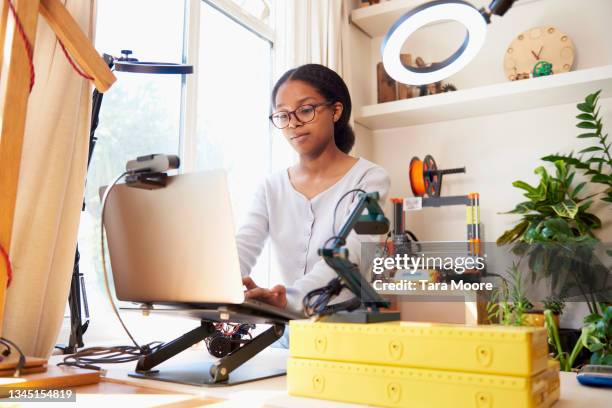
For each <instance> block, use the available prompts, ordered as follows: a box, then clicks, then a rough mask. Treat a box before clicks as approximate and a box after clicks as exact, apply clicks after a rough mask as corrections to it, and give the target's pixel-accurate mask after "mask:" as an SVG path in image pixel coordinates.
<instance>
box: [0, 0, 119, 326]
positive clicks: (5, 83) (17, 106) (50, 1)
mask: <svg viewBox="0 0 612 408" xmlns="http://www.w3.org/2000/svg"><path fill="white" fill-rule="evenodd" d="M12 1H13V4H14V6H15V9H16V12H17V15H18V17H19V20H20V21H21V24H22V27H23V31H24V32H25V35H26V36H27V38H28V40H29V42H30V44H31V46H32V49H34V46H35V37H36V24H37V20H38V14H39V13H40V15H42V16H43V17H44V18H45V20H46V21H47V23H48V24H49V26H50V27H51V28H52V29H53V31H54V32H55V34H56V35H57V37H58V38H59V39H60V41H62V43H63V44H64V46H65V47H66V49H67V50H68V53H69V54H70V55H71V56H72V57H73V59H74V60H75V61H76V63H78V64H79V66H80V67H81V68H82V70H83V71H84V72H85V73H86V74H87V75H88V76H90V77H92V78H93V82H94V85H95V87H96V88H97V89H98V91H100V92H105V91H106V90H108V89H109V88H110V86H111V85H112V84H113V83H114V82H115V80H116V78H115V76H114V75H113V73H112V72H111V71H110V69H109V68H108V66H107V65H106V63H105V62H104V60H103V59H102V58H101V57H100V56H99V55H98V53H97V51H96V50H95V49H94V48H93V46H92V44H91V42H90V41H89V39H88V38H87V36H86V35H85V34H84V33H83V31H81V29H80V27H79V26H78V24H77V22H76V21H75V20H74V18H73V17H72V16H71V15H70V13H69V12H68V11H67V10H66V8H65V7H64V5H63V4H62V2H61V1H60V0H12ZM5 49H6V50H7V53H6V54H4V50H5ZM28 61H29V60H28V55H27V52H26V47H25V44H24V41H23V39H22V37H21V36H20V34H19V32H18V29H17V25H16V24H15V23H14V19H13V16H12V15H11V11H10V10H9V6H8V2H7V0H0V114H1V115H2V116H0V245H2V247H3V248H4V249H5V250H6V252H7V253H8V252H9V251H10V248H11V235H12V230H13V221H14V214H15V202H16V198H17V183H18V180H19V168H20V164H21V151H22V147H23V136H24V131H25V122H26V116H27V107H28V98H29V95H30V65H29V62H28ZM75 75H77V74H76V73H75ZM6 285H7V269H6V267H5V263H4V262H3V261H2V259H1V258H0V332H1V330H2V322H3V319H4V306H5V300H6Z"/></svg>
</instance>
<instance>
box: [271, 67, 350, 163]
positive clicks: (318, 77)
mask: <svg viewBox="0 0 612 408" xmlns="http://www.w3.org/2000/svg"><path fill="white" fill-rule="evenodd" d="M292 80H293V81H303V82H306V83H308V84H309V85H311V86H312V87H314V88H315V89H316V90H317V91H318V92H319V93H320V94H321V95H323V96H324V97H325V98H326V99H327V100H328V101H329V102H340V103H341V104H342V106H343V109H342V116H340V119H338V121H337V122H336V123H334V142H336V146H338V149H340V150H341V151H342V152H344V153H348V152H350V151H351V149H352V148H353V145H354V144H355V133H354V132H353V129H351V126H350V125H349V123H348V122H349V118H350V117H351V96H350V94H349V91H348V88H347V86H346V84H345V83H344V81H343V80H342V78H341V77H340V75H338V74H337V73H336V72H335V71H333V70H331V69H329V68H327V67H326V66H324V65H319V64H306V65H302V66H299V67H297V68H293V69H290V70H289V71H287V72H285V73H284V74H283V76H282V77H280V79H279V80H278V81H277V82H276V84H275V85H274V88H273V89H272V106H276V94H277V93H278V89H279V88H280V87H281V85H282V84H284V83H285V82H287V81H292Z"/></svg>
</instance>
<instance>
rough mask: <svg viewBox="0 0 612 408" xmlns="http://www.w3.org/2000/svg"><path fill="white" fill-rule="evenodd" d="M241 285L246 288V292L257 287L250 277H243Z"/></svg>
mask: <svg viewBox="0 0 612 408" xmlns="http://www.w3.org/2000/svg"><path fill="white" fill-rule="evenodd" d="M242 284H243V285H244V286H246V288H247V290H251V289H255V288H256V287H257V285H256V284H255V281H254V280H253V279H251V277H250V276H245V277H243V278H242Z"/></svg>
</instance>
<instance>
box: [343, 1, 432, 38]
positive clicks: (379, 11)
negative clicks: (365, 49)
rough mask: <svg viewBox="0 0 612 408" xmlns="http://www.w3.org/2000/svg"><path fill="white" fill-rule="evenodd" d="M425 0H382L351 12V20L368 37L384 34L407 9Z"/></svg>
mask: <svg viewBox="0 0 612 408" xmlns="http://www.w3.org/2000/svg"><path fill="white" fill-rule="evenodd" d="M426 2H427V0H393V1H383V2H382V3H378V4H374V5H372V6H367V7H362V8H358V9H355V10H353V11H352V12H351V22H352V23H353V24H355V25H356V26H357V27H359V28H360V29H361V30H363V31H364V32H365V33H366V34H367V35H369V36H370V37H372V38H373V37H379V36H381V35H385V34H386V33H387V30H389V27H391V25H393V23H395V21H396V20H397V19H398V18H400V17H401V16H402V15H404V14H405V13H406V12H407V11H408V10H411V9H413V8H414V7H416V6H418V5H421V4H423V3H426Z"/></svg>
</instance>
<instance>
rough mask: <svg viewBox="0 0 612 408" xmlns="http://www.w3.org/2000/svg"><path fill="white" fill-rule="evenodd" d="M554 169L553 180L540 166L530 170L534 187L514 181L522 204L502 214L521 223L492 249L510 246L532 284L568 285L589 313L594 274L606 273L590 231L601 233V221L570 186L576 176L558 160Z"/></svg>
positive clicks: (587, 199)
mask: <svg viewBox="0 0 612 408" xmlns="http://www.w3.org/2000/svg"><path fill="white" fill-rule="evenodd" d="M554 165H555V174H554V175H551V174H549V173H548V171H547V170H546V169H545V168H544V167H543V166H540V167H538V168H536V169H535V174H537V175H539V176H540V180H539V183H538V184H537V185H536V186H532V185H530V184H528V183H526V182H524V181H520V180H518V181H515V182H514V183H512V185H513V186H514V187H517V188H520V189H522V190H524V191H525V193H524V194H523V195H524V197H525V198H527V201H523V202H521V203H519V204H517V205H516V207H515V208H514V209H513V210H512V211H509V212H508V213H507V214H518V215H520V216H521V218H520V219H519V221H518V222H517V224H516V225H515V226H514V227H513V228H511V229H509V230H508V231H506V232H504V233H503V234H502V235H501V236H500V237H499V238H498V239H497V244H498V245H504V244H514V246H513V252H514V253H515V254H517V255H520V256H527V258H528V261H529V268H530V270H531V271H532V275H531V277H532V282H533V281H535V280H536V278H537V277H546V278H548V277H550V278H551V279H552V280H551V285H552V288H553V289H556V290H560V291H567V290H569V288H568V287H567V286H568V285H573V286H577V287H578V289H579V291H580V293H582V296H583V297H584V299H585V301H586V302H587V303H588V306H589V310H590V312H591V313H594V312H596V311H597V299H596V298H595V297H594V295H593V293H594V292H595V291H596V290H595V289H596V288H593V287H591V286H592V285H593V283H594V282H596V281H597V279H596V277H598V276H599V274H601V273H606V272H605V266H604V265H601V262H599V261H598V260H597V259H595V258H594V256H593V251H594V248H595V245H596V244H597V243H598V242H599V241H598V239H597V238H596V237H595V235H594V234H593V230H596V229H598V228H601V220H600V219H599V218H598V217H597V216H596V215H594V214H592V213H590V212H589V211H588V209H589V207H590V206H591V204H592V203H593V202H592V200H591V199H590V197H581V196H580V191H581V190H582V188H583V187H584V185H583V184H578V185H577V186H576V187H573V186H572V183H573V180H574V176H575V174H576V173H575V172H573V171H570V170H569V166H568V165H567V164H566V163H565V162H564V161H562V160H558V161H556V162H555V163H554ZM602 271H603V272H602ZM568 277H569V279H568Z"/></svg>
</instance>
